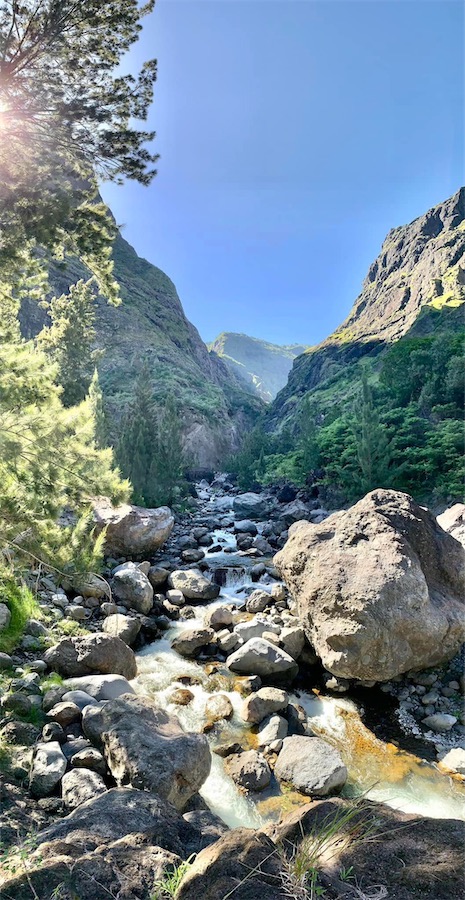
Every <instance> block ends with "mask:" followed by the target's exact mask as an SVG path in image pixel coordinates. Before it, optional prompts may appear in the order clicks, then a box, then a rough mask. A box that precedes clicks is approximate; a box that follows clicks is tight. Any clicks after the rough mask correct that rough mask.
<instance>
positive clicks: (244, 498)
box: [233, 491, 270, 520]
mask: <svg viewBox="0 0 465 900" xmlns="http://www.w3.org/2000/svg"><path fill="white" fill-rule="evenodd" d="M233 510H234V515H235V516H237V517H238V518H240V519H248V518H250V519H258V520H260V519H264V518H266V516H267V515H268V513H269V511H270V504H269V503H268V502H267V501H266V500H265V498H264V497H262V496H261V494H254V493H253V492H251V491H249V492H248V493H246V494H239V495H238V496H237V497H234V500H233Z"/></svg>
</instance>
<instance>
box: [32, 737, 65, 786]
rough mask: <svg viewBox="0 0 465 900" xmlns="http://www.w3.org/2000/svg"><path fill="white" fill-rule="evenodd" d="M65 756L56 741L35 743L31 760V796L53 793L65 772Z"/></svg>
mask: <svg viewBox="0 0 465 900" xmlns="http://www.w3.org/2000/svg"><path fill="white" fill-rule="evenodd" d="M66 766H67V762H66V758H65V756H64V755H63V753H62V750H61V747H60V745H59V743H58V741H50V742H49V743H42V744H37V747H36V752H35V754H34V759H33V761H32V768H31V775H30V780H29V789H30V791H31V794H32V796H33V797H47V796H48V795H49V794H51V793H53V791H54V790H55V788H56V786H57V784H58V783H59V782H60V781H61V779H62V778H63V775H64V774H65V772H66Z"/></svg>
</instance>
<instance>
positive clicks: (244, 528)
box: [234, 519, 258, 537]
mask: <svg viewBox="0 0 465 900" xmlns="http://www.w3.org/2000/svg"><path fill="white" fill-rule="evenodd" d="M234 531H235V532H236V534H251V535H252V536H253V537H255V535H256V534H258V528H257V526H256V524H255V522H252V520H251V519H242V521H241V522H234Z"/></svg>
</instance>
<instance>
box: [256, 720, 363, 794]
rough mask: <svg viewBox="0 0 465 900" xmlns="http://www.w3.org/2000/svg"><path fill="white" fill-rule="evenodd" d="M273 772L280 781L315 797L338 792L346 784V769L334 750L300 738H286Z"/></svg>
mask: <svg viewBox="0 0 465 900" xmlns="http://www.w3.org/2000/svg"><path fill="white" fill-rule="evenodd" d="M274 773H275V776H276V778H278V780H279V781H285V782H288V783H289V784H292V785H293V787H295V788H296V789H297V790H298V791H300V792H301V793H302V794H309V795H310V796H316V797H327V796H328V795H330V794H335V793H338V792H339V791H340V790H341V788H342V787H343V786H344V784H345V783H346V781H347V769H346V767H345V765H344V763H343V761H342V759H341V756H340V754H339V753H338V751H337V750H335V748H334V747H331V745H330V744H327V743H326V742H325V741H323V740H321V738H317V737H305V736H300V735H292V736H291V737H287V738H285V740H284V741H283V748H282V750H281V752H280V754H279V756H278V759H277V761H276V766H275V769H274Z"/></svg>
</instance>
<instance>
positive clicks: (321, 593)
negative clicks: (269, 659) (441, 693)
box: [275, 490, 465, 681]
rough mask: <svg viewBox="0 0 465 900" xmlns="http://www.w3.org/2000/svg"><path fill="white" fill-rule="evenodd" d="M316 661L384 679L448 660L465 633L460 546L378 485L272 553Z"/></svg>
mask: <svg viewBox="0 0 465 900" xmlns="http://www.w3.org/2000/svg"><path fill="white" fill-rule="evenodd" d="M275 564H276V566H277V568H278V571H279V573H280V575H281V577H282V578H283V579H284V581H285V582H286V584H287V586H288V588H289V590H290V592H291V594H292V595H293V597H294V598H295V600H296V601H297V611H298V616H299V618H300V620H301V622H302V624H303V626H304V628H305V631H306V634H307V637H308V639H309V641H310V643H311V644H312V645H313V646H314V648H315V650H316V652H317V654H318V655H319V656H320V658H321V660H322V662H323V665H324V666H325V668H326V669H328V670H329V671H330V672H332V673H333V674H334V675H336V676H338V677H341V678H354V679H360V680H374V681H388V680H389V679H390V678H393V677H395V676H396V675H399V674H402V673H403V672H406V671H408V670H411V669H423V668H429V667H431V666H435V665H438V664H440V663H442V662H444V661H446V660H448V659H450V658H452V657H453V656H454V655H455V654H456V653H457V652H458V650H459V649H460V646H461V643H462V642H463V640H464V639H465V600H464V598H465V551H464V549H463V547H462V546H461V545H460V544H459V543H458V541H456V540H455V539H454V538H453V537H452V536H451V535H449V534H447V533H446V532H445V531H443V530H442V529H441V528H440V526H439V525H438V524H437V522H436V519H435V518H434V516H433V515H432V514H431V513H430V512H429V511H428V510H425V509H422V508H421V507H420V506H418V505H417V504H416V503H415V502H414V501H413V500H412V498H411V497H409V496H408V495H407V494H403V493H401V492H399V491H384V490H377V491H372V492H371V493H370V494H367V496H366V497H364V499H363V500H361V501H360V502H359V503H357V504H355V506H353V507H351V509H349V510H347V511H343V512H339V513H335V514H334V515H332V516H330V517H329V518H328V519H326V520H325V521H324V522H322V523H321V524H320V525H310V524H307V525H305V524H304V523H299V525H298V527H295V529H294V530H293V531H292V533H291V536H290V538H289V540H288V542H287V544H286V545H285V547H284V548H283V550H281V551H280V552H279V553H278V554H277V555H276V557H275Z"/></svg>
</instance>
